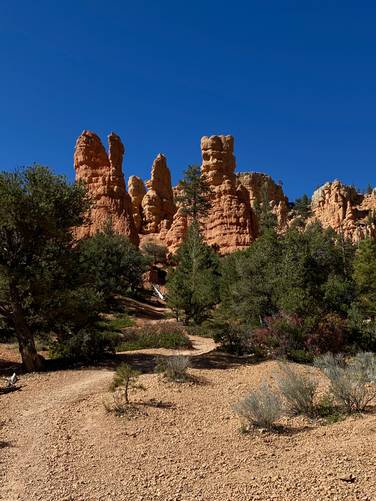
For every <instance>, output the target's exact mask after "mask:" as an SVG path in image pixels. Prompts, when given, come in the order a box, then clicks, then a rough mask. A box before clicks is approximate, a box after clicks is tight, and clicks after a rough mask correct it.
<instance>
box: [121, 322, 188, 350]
mask: <svg viewBox="0 0 376 501" xmlns="http://www.w3.org/2000/svg"><path fill="white" fill-rule="evenodd" d="M123 337H124V338H123V341H122V342H121V343H120V344H119V345H118V346H117V348H116V351H129V350H142V349H148V348H166V349H172V350H176V349H179V348H186V349H190V348H192V342H191V340H190V339H189V337H188V336H187V333H186V330H185V329H184V327H183V326H181V325H179V324H177V323H176V322H158V323H157V324H146V325H144V326H142V327H137V328H136V327H135V328H130V329H128V330H127V331H126V332H125V333H124V335H123Z"/></svg>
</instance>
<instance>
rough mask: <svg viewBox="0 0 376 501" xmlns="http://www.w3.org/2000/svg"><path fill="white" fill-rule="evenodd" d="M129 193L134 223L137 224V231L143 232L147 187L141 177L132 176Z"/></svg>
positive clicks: (129, 180) (129, 181)
mask: <svg viewBox="0 0 376 501" xmlns="http://www.w3.org/2000/svg"><path fill="white" fill-rule="evenodd" d="M128 193H129V196H130V197H131V201H132V213H133V220H134V224H135V226H136V230H137V233H141V232H142V225H143V214H142V199H143V198H144V196H145V195H146V188H145V185H144V182H143V180H142V179H141V178H140V177H138V176H130V178H129V179H128Z"/></svg>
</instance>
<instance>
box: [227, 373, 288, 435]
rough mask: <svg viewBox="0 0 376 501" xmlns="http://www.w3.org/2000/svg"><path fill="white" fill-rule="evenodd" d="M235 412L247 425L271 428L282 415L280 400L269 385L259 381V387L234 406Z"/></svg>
mask: <svg viewBox="0 0 376 501" xmlns="http://www.w3.org/2000/svg"><path fill="white" fill-rule="evenodd" d="M234 409H235V412H236V413H237V414H238V415H239V416H240V417H241V418H242V419H244V420H245V421H246V424H247V426H254V427H259V428H266V429H268V430H272V429H273V428H274V427H275V423H276V421H277V420H278V419H279V418H280V417H281V416H282V413H283V406H282V401H281V399H280V397H279V395H277V394H276V393H275V392H274V391H273V390H271V388H270V387H269V385H268V384H267V383H265V382H263V383H261V385H260V386H259V388H258V389H257V390H255V391H253V392H251V393H250V394H249V395H248V396H247V397H245V398H244V399H243V400H241V401H240V402H239V403H238V404H236V405H235V406H234Z"/></svg>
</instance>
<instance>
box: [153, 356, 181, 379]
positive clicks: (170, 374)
mask: <svg viewBox="0 0 376 501" xmlns="http://www.w3.org/2000/svg"><path fill="white" fill-rule="evenodd" d="M156 362H157V363H156V371H157V372H161V373H162V374H163V375H164V376H165V377H166V378H167V379H169V380H170V381H186V380H187V379H188V375H187V369H188V367H189V357H186V356H184V355H173V356H171V357H158V358H157V359H156Z"/></svg>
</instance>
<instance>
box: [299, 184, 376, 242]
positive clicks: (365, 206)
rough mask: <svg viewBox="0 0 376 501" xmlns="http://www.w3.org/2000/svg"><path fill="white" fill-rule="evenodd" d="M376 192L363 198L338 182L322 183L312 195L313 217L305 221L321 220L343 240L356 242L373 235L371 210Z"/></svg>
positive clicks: (373, 223)
mask: <svg viewBox="0 0 376 501" xmlns="http://www.w3.org/2000/svg"><path fill="white" fill-rule="evenodd" d="M375 209H376V192H375V191H374V192H373V193H371V194H368V195H363V194H361V193H358V192H357V191H356V189H355V188H354V187H353V186H347V185H344V184H343V183H341V181H338V180H335V181H333V182H329V183H325V184H324V185H323V186H321V187H320V188H318V189H317V190H316V191H315V192H314V193H313V195H312V201H311V210H312V216H311V218H310V219H309V221H308V222H313V221H320V222H321V224H322V225H323V227H324V228H328V227H331V228H333V229H334V230H335V231H336V232H338V233H341V234H342V235H343V236H344V237H345V238H348V239H350V240H352V241H353V242H357V241H359V240H361V239H363V238H365V237H366V236H373V237H374V236H375V221H374V211H375Z"/></svg>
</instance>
